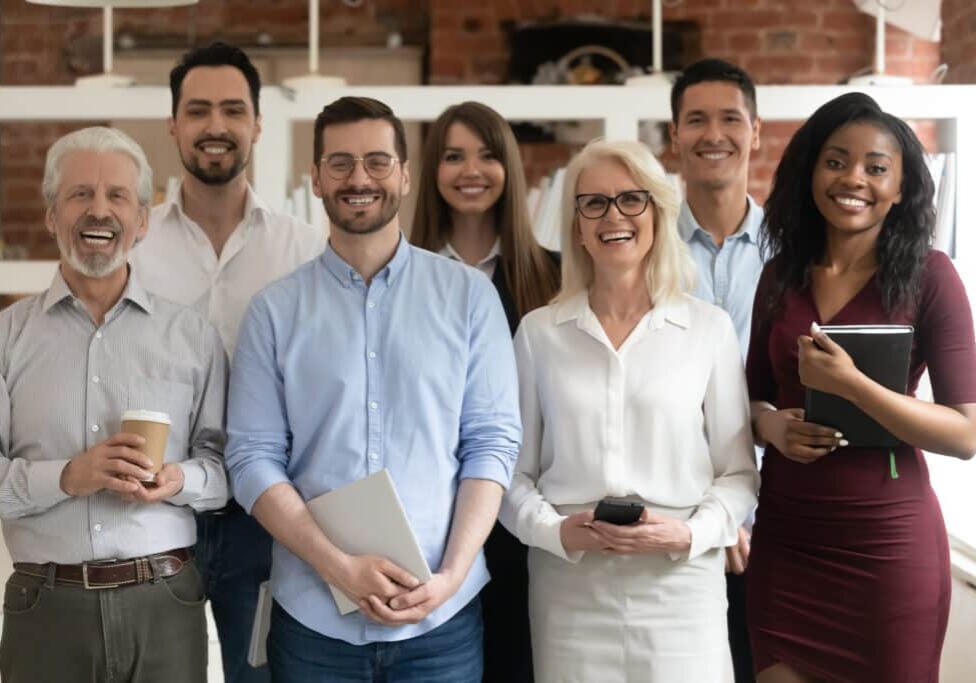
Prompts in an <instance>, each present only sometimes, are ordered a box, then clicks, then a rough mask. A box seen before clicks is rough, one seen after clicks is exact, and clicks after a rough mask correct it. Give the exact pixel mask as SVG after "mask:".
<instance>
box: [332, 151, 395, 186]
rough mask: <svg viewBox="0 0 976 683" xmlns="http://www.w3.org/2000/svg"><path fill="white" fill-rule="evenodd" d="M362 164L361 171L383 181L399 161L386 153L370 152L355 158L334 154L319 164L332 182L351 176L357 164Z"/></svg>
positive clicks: (350, 155) (342, 153)
mask: <svg viewBox="0 0 976 683" xmlns="http://www.w3.org/2000/svg"><path fill="white" fill-rule="evenodd" d="M360 161H361V162H363V170H365V171H366V175H368V176H369V177H370V178H372V179H373V180H384V179H385V178H388V177H389V175H390V174H391V173H393V168H394V166H396V165H397V162H398V161H399V159H397V158H396V157H395V156H393V155H392V154H387V153H386V152H370V153H369V154H367V155H366V156H362V157H356V156H353V155H352V154H347V153H345V152H336V153H334V154H330V155H329V156H327V157H324V158H323V159H322V161H320V162H319V163H320V164H321V165H322V166H323V167H324V168H325V172H326V173H328V174H329V176H330V177H331V178H332V179H333V180H345V179H346V178H348V177H349V176H351V175H352V172H353V170H354V169H355V168H356V164H357V163H358V162H360Z"/></svg>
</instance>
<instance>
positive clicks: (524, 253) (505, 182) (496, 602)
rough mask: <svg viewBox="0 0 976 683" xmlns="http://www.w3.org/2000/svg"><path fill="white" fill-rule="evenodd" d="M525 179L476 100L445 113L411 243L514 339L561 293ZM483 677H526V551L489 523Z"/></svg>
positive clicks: (430, 151) (509, 144)
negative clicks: (491, 305)
mask: <svg viewBox="0 0 976 683" xmlns="http://www.w3.org/2000/svg"><path fill="white" fill-rule="evenodd" d="M526 194H527V192H526V183H525V173H524V171H523V169H522V159H521V155H520V154H519V150H518V145H517V144H516V142H515V136H514V134H513V133H512V129H511V127H510V126H509V125H508V123H507V122H506V121H505V119H503V118H502V117H501V116H500V115H499V114H498V112H496V111H495V110H493V109H491V108H490V107H487V106H485V105H483V104H481V103H479V102H463V103H461V104H457V105H454V106H451V107H448V108H447V109H446V110H445V111H444V113H443V114H441V115H440V116H439V117H438V118H437V120H436V121H434V123H433V125H432V126H431V129H430V132H429V134H428V136H427V142H426V144H425V147H424V154H423V162H422V173H421V176H420V190H419V198H418V201H417V210H416V213H415V214H414V220H413V229H412V232H411V236H410V241H411V242H412V243H413V244H415V245H417V246H419V247H423V248H425V249H429V250H430V251H436V252H439V253H441V254H443V255H445V256H448V257H450V258H455V259H457V260H459V261H463V262H465V263H467V264H468V265H471V266H474V267H476V268H478V269H479V270H481V271H482V272H484V273H485V274H486V275H487V276H488V277H490V278H491V280H492V282H493V283H494V285H495V287H496V288H497V289H498V295H499V297H500V298H501V301H502V305H503V306H504V308H505V315H506V317H507V318H508V324H509V327H510V328H511V330H512V333H513V334H514V333H515V329H516V328H517V327H518V324H519V321H520V320H521V319H522V316H524V315H525V314H526V313H528V312H530V311H532V310H534V309H536V308H539V307H540V306H544V305H546V304H547V303H549V301H550V299H552V298H553V297H554V296H555V295H556V292H557V291H558V289H559V255H558V254H556V253H554V252H550V251H547V250H545V249H543V248H542V247H541V246H540V245H539V243H538V242H537V241H536V239H535V236H534V235H533V234H532V226H531V224H530V222H529V211H528V205H527V201H526ZM485 556H486V558H487V562H488V570H489V572H490V573H491V582H490V583H489V584H488V586H486V587H485V589H484V591H482V607H483V612H484V625H485V675H484V680H485V681H504V682H506V683H507V682H509V681H520V682H521V681H531V680H532V651H531V647H530V644H529V623H528V575H527V572H526V565H525V557H526V550H525V546H524V545H522V544H521V543H519V542H518V541H517V540H516V539H515V537H513V536H512V535H511V534H509V533H508V532H507V531H506V530H505V529H504V528H503V527H502V526H501V525H499V524H496V525H495V529H494V531H493V532H492V533H491V536H490V537H489V538H488V541H487V543H486V544H485Z"/></svg>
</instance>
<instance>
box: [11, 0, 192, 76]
mask: <svg viewBox="0 0 976 683" xmlns="http://www.w3.org/2000/svg"><path fill="white" fill-rule="evenodd" d="M27 2H29V3H31V4H33V5H48V6H54V7H91V8H97V7H100V8H101V9H102V68H103V69H104V70H105V71H104V72H103V73H101V74H98V75H96V76H82V77H81V78H79V79H77V80H76V81H75V85H76V86H97V87H112V86H127V85H132V84H133V82H134V81H135V79H133V78H132V76H124V75H120V74H115V73H112V57H113V52H112V42H113V35H112V9H113V8H115V7H120V8H125V9H139V8H144V9H145V8H150V7H180V6H183V5H195V4H197V0H27Z"/></svg>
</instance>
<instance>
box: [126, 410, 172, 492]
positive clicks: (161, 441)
mask: <svg viewBox="0 0 976 683" xmlns="http://www.w3.org/2000/svg"><path fill="white" fill-rule="evenodd" d="M169 423H170V420H169V415H167V414H166V413H160V412H156V411H154V410H127V411H125V413H123V414H122V431H123V432H125V433H126V434H138V435H139V436H141V437H142V438H144V439H145V440H146V445H145V446H143V447H142V452H143V453H145V454H146V456H147V457H148V458H149V459H150V460H152V463H153V464H152V467H151V468H150V472H152V473H153V478H155V476H156V474H157V473H158V472H159V470H161V469H163V456H164V455H165V454H166V438H167V437H168V436H169Z"/></svg>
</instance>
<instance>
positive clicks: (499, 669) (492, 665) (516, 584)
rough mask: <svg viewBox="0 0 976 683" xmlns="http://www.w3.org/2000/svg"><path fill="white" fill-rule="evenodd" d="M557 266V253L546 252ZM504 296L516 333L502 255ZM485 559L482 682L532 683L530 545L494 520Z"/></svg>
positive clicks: (498, 276) (498, 283) (497, 277)
mask: <svg viewBox="0 0 976 683" xmlns="http://www.w3.org/2000/svg"><path fill="white" fill-rule="evenodd" d="M546 254H547V255H548V256H549V258H550V259H552V262H553V263H555V264H556V267H557V268H558V267H559V265H560V259H559V253H558V252H555V251H549V250H546ZM491 281H492V283H493V284H494V285H495V289H497V290H498V297H499V298H500V299H501V300H502V307H503V308H504V309H505V317H506V318H508V326H509V328H510V329H511V331H512V334H513V335H514V334H515V330H516V329H517V328H518V325H519V315H518V310H517V309H516V308H515V299H514V298H512V292H511V290H509V288H508V283H507V282H506V281H505V264H504V263H503V262H502V260H501V259H500V258H499V259H498V261H497V262H496V264H495V274H494V275H493V276H492V278H491ZM485 560H486V562H487V564H488V571H489V573H490V574H491V581H490V582H489V583H488V585H487V586H485V587H484V589H483V590H482V591H481V606H482V616H483V621H484V634H485V636H484V662H485V671H484V677H483V679H482V681H483V683H532V680H533V677H532V646H531V642H530V633H529V573H528V568H527V567H526V548H525V546H524V545H522V544H521V543H520V542H519V540H518V539H517V538H515V537H514V536H512V535H511V534H510V533H508V531H506V530H505V528H504V527H503V526H502V525H501V524H498V523H496V524H495V528H494V529H493V530H492V532H491V535H489V536H488V540H487V541H486V543H485Z"/></svg>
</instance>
